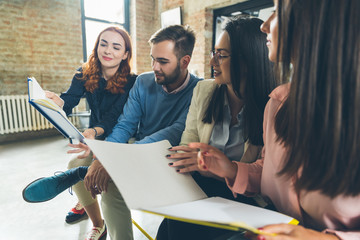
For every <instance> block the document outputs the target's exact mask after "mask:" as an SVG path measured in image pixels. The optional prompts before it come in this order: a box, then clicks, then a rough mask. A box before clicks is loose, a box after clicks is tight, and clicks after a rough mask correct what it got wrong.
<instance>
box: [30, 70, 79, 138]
mask: <svg viewBox="0 0 360 240" xmlns="http://www.w3.org/2000/svg"><path fill="white" fill-rule="evenodd" d="M28 91H29V103H30V104H31V105H32V106H33V107H34V108H36V110H38V111H39V112H40V113H41V115H43V116H44V117H45V118H46V119H47V120H48V121H49V122H51V124H52V125H54V127H55V128H56V129H57V130H58V131H59V132H60V133H61V134H62V135H63V136H64V137H66V138H69V139H70V140H72V139H76V140H78V141H83V139H84V136H83V135H82V134H81V132H80V131H79V130H78V129H77V128H76V127H75V126H74V125H73V124H72V123H71V122H70V120H69V119H68V118H67V117H66V114H65V112H64V111H63V110H62V109H61V108H60V107H59V106H58V105H57V104H56V103H54V101H52V100H51V99H49V98H47V97H46V96H45V92H44V90H43V89H42V88H41V86H40V85H39V83H38V82H37V81H36V79H35V78H34V77H29V78H28Z"/></svg>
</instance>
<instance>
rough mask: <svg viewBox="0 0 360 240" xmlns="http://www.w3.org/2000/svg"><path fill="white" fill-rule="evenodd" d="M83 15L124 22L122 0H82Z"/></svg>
mask: <svg viewBox="0 0 360 240" xmlns="http://www.w3.org/2000/svg"><path fill="white" fill-rule="evenodd" d="M84 9H85V16H86V17H91V18H97V19H103V20H107V21H110V22H118V23H124V22H125V20H124V19H125V16H124V15H125V14H124V0H101V1H99V0H84Z"/></svg>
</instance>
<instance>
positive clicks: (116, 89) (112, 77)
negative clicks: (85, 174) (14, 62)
mask: <svg viewBox="0 0 360 240" xmlns="http://www.w3.org/2000/svg"><path fill="white" fill-rule="evenodd" d="M131 57H132V47H131V40H130V37H129V34H128V33H127V32H126V31H125V30H123V29H120V28H118V27H108V28H106V29H104V30H103V31H102V32H101V33H100V34H99V36H98V38H97V40H96V43H95V47H94V49H93V51H92V54H91V55H90V57H89V60H88V61H87V62H86V63H84V64H83V65H82V67H81V68H80V69H79V70H78V72H77V73H76V74H75V75H74V77H73V79H72V82H71V85H70V87H69V89H68V90H67V91H66V92H65V93H63V94H61V96H60V97H59V96H57V95H56V94H55V93H52V92H47V97H49V98H51V99H52V100H54V101H55V102H56V103H57V104H58V105H59V106H60V107H62V108H63V110H64V111H65V112H66V114H68V115H69V114H71V112H72V109H73V108H74V107H75V106H77V105H78V104H79V101H80V98H82V97H85V98H86V100H87V103H88V104H89V107H90V110H91V114H90V124H89V126H90V127H89V128H88V129H86V130H85V131H84V132H83V135H84V136H85V137H86V138H91V139H95V138H96V139H102V140H103V139H105V137H106V136H108V135H109V134H110V133H111V130H112V128H113V127H114V126H115V124H116V122H117V119H118V117H119V116H120V114H121V113H122V110H123V107H124V105H125V102H126V100H127V98H128V95H129V91H130V89H131V87H132V86H133V84H134V82H135V79H136V75H134V74H132V73H131V67H130V61H131ZM78 152H79V151H78V150H70V151H69V152H68V153H78ZM91 161H92V155H89V156H88V157H85V158H84V156H83V155H77V156H76V157H74V158H72V159H71V160H70V162H69V165H68V168H69V169H71V168H75V167H78V166H90V164H91ZM73 189H74V192H75V193H76V195H77V196H78V199H79V202H78V203H77V204H76V206H75V207H74V208H72V209H71V210H70V212H69V213H68V215H67V216H66V219H65V221H66V222H67V223H71V222H74V221H77V220H80V219H81V218H83V217H84V216H85V215H86V214H87V215H88V216H89V217H90V219H91V221H92V223H93V228H92V230H91V231H90V232H89V233H88V236H87V238H86V239H89V240H90V239H91V240H97V239H100V238H103V237H105V236H106V233H107V230H106V226H105V224H104V221H103V219H102V217H101V213H100V208H99V204H98V202H97V200H96V199H93V198H92V197H91V195H90V193H89V192H88V191H87V190H86V189H85V187H84V184H83V182H79V183H78V184H76V185H74V186H73Z"/></svg>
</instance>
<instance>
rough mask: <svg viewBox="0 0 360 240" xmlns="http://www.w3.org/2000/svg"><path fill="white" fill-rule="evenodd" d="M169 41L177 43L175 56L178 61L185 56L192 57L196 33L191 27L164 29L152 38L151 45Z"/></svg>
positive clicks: (174, 26) (179, 26)
mask: <svg viewBox="0 0 360 240" xmlns="http://www.w3.org/2000/svg"><path fill="white" fill-rule="evenodd" d="M167 40H168V41H173V42H174V43H175V46H174V54H175V55H176V57H177V58H178V59H180V58H182V57H183V56H185V55H189V56H190V57H191V55H192V52H193V50H194V45H195V33H194V31H193V30H192V29H191V28H190V27H189V26H187V25H186V26H181V25H172V26H169V27H166V28H162V29H160V30H158V31H157V32H156V33H154V34H153V35H152V36H151V38H150V39H149V43H150V44H156V43H159V42H163V41H167Z"/></svg>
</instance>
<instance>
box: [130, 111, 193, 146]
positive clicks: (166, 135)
mask: <svg viewBox="0 0 360 240" xmlns="http://www.w3.org/2000/svg"><path fill="white" fill-rule="evenodd" d="M187 109H188V108H186V109H185V110H184V111H183V113H182V114H181V116H180V117H179V118H178V120H176V121H175V122H174V123H173V124H172V125H171V126H168V127H166V128H163V129H161V130H159V131H157V132H154V133H153V134H151V135H149V136H146V137H144V138H143V139H141V140H140V141H136V142H135V143H137V144H143V143H152V142H158V141H161V140H164V139H166V140H168V141H169V142H170V144H171V145H173V146H174V145H177V144H179V142H180V136H181V133H182V132H183V131H184V128H185V120H186V114H187V112H188V111H187Z"/></svg>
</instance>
